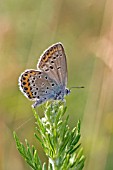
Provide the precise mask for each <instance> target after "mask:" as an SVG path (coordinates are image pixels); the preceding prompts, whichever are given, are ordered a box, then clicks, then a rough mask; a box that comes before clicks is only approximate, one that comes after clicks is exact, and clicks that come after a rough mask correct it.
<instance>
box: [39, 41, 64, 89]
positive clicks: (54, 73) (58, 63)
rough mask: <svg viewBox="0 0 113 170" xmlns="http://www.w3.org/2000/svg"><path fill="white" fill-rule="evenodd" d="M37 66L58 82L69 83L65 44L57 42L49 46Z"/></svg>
mask: <svg viewBox="0 0 113 170" xmlns="http://www.w3.org/2000/svg"><path fill="white" fill-rule="evenodd" d="M37 67H38V68H39V69H40V70H42V71H43V72H45V73H46V74H47V75H48V76H49V77H50V78H52V79H54V80H55V81H56V82H57V84H61V85H63V86H64V87H65V86H66V84H67V63H66V55H65V52H64V48H63V45H62V44H61V43H56V44H54V45H52V46H51V47H49V48H48V49H47V50H46V51H45V52H44V53H43V54H42V55H41V57H40V59H39V62H38V64H37Z"/></svg>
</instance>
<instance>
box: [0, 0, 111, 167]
mask: <svg viewBox="0 0 113 170" xmlns="http://www.w3.org/2000/svg"><path fill="white" fill-rule="evenodd" d="M112 11H113V1H112V0H100V1H97V0H86V1H84V0H81V1H80V0H60V1H58V0H49V1H48V0H27V1H26V0H19V1H17V0H4V1H0V170H15V169H16V170H30V168H29V167H28V165H27V164H26V163H25V161H24V160H23V159H22V158H21V156H20V154H19V153H18V151H17V150H16V146H15V141H14V139H13V135H12V132H13V131H14V130H15V131H16V132H17V134H18V136H19V138H20V139H21V141H22V142H24V139H25V138H27V139H28V141H29V143H30V144H34V145H35V146H37V149H38V153H39V155H40V157H41V159H42V160H43V161H46V157H45V155H44V153H43V151H42V149H41V146H40V145H39V144H37V141H36V139H35V137H34V135H33V133H34V127H35V126H34V121H35V120H34V118H33V112H32V109H31V104H32V102H30V101H28V100H27V99H26V98H25V97H24V96H23V94H22V93H21V92H20V91H19V88H18V77H19V75H20V74H21V72H23V71H24V70H25V69H29V68H32V69H36V64H37V61H38V59H39V57H40V55H41V53H42V52H43V51H44V50H45V49H46V48H48V47H49V46H50V45H52V44H53V43H56V42H59V41H60V42H62V43H63V45H64V47H65V51H66V54H67V62H68V87H71V86H81V85H82V86H85V89H78V90H77V89H73V90H72V93H71V94H70V95H69V96H67V97H66V100H67V106H68V109H67V114H69V115H70V119H69V124H70V126H71V127H74V126H75V124H76V122H77V120H78V119H81V121H82V129H81V134H82V138H81V142H82V146H83V147H84V154H85V156H86V162H85V167H84V170H112V169H113V15H112V13H113V12H112ZM37 111H38V113H39V115H40V116H43V106H41V107H39V108H37Z"/></svg>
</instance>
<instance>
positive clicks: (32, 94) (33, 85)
mask: <svg viewBox="0 0 113 170" xmlns="http://www.w3.org/2000/svg"><path fill="white" fill-rule="evenodd" d="M19 86H20V90H21V91H22V93H24V95H25V96H26V97H27V98H28V99H30V100H41V99H44V100H46V99H51V98H54V93H55V91H54V90H55V87H57V83H56V82H55V81H53V80H52V79H51V78H50V77H49V76H48V75H47V74H46V73H44V72H42V71H38V70H26V71H25V72H24V73H22V74H21V76H20V78H19Z"/></svg>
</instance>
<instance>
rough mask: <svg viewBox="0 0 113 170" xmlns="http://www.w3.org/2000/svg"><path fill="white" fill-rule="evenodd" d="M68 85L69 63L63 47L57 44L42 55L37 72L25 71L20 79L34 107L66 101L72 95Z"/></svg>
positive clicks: (22, 88) (22, 87)
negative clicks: (66, 97)
mask: <svg viewBox="0 0 113 170" xmlns="http://www.w3.org/2000/svg"><path fill="white" fill-rule="evenodd" d="M66 85H67V62H66V55H65V52H64V48H63V45H62V44H61V43H56V44H53V45H52V46H50V47H49V48H48V49H47V50H45V51H44V52H43V54H42V55H41V57H40V59H39V62H38V64H37V70H33V69H29V70H25V72H23V73H22V74H21V75H20V77H19V87H20V90H21V91H22V93H23V94H24V95H25V96H26V97H27V98H28V99H30V100H32V101H35V103H34V104H33V105H32V107H36V106H39V105H40V104H42V103H44V102H46V101H48V100H51V99H52V100H64V96H65V95H67V94H69V93H70V90H69V89H67V88H66Z"/></svg>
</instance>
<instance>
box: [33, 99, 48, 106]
mask: <svg viewBox="0 0 113 170" xmlns="http://www.w3.org/2000/svg"><path fill="white" fill-rule="evenodd" d="M46 100H47V99H45V98H42V99H40V100H36V102H35V103H34V104H33V105H32V107H33V108H35V107H36V106H39V105H40V104H42V103H44V102H45V101H46Z"/></svg>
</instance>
